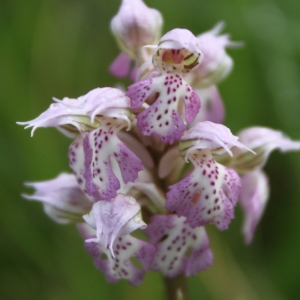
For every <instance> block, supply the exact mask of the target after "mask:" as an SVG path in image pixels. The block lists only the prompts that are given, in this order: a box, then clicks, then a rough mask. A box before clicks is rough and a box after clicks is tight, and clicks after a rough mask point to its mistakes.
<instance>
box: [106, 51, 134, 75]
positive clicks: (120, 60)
mask: <svg viewBox="0 0 300 300" xmlns="http://www.w3.org/2000/svg"><path fill="white" fill-rule="evenodd" d="M130 61H131V58H130V57H129V56H128V55H127V54H126V53H124V52H121V53H120V54H119V55H118V56H117V58H116V59H115V60H114V61H113V62H112V64H111V65H110V66H109V71H110V73H112V74H113V75H115V76H117V77H126V76H127V75H128V74H129V70H130Z"/></svg>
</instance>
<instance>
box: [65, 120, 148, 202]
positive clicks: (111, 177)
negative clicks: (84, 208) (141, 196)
mask: <svg viewBox="0 0 300 300" xmlns="http://www.w3.org/2000/svg"><path fill="white" fill-rule="evenodd" d="M125 125H126V123H125V122H124V121H120V120H114V119H110V118H103V119H102V123H101V126H100V127H99V128H98V129H96V130H94V131H91V132H89V133H87V134H85V136H84V137H78V138H77V139H76V140H75V141H74V142H73V144H72V145H71V146H70V150H69V160H70V166H71V169H72V171H73V172H74V174H75V176H76V178H77V181H78V183H79V185H80V186H81V188H82V189H83V190H84V191H85V193H87V194H88V195H90V196H91V197H92V198H93V199H94V201H98V200H103V199H105V200H110V199H112V198H114V197H115V196H116V194H117V193H116V191H117V190H118V189H119V188H120V183H119V179H118V178H117V177H116V174H115V172H114V170H113V165H112V159H113V160H115V161H116V162H117V165H118V167H119V169H120V172H121V174H122V178H123V180H124V182H125V183H127V182H129V181H134V180H135V179H136V178H137V176H138V172H139V171H140V170H142V164H141V161H140V159H139V158H138V157H137V156H136V155H135V154H133V153H132V152H131V151H130V150H129V149H128V148H127V146H126V145H125V144H124V143H123V142H121V140H120V139H119V138H118V136H117V133H118V132H119V131H120V130H121V129H122V128H123V127H124V126H125Z"/></svg>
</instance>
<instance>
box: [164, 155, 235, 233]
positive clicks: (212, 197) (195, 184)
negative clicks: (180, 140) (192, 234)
mask: <svg viewBox="0 0 300 300" xmlns="http://www.w3.org/2000/svg"><path fill="white" fill-rule="evenodd" d="M189 160H190V161H191V162H192V163H193V165H194V170H193V171H192V172H191V173H190V174H189V175H187V176H186V177H185V178H184V179H183V180H181V181H180V182H178V183H176V184H174V185H172V186H170V187H169V192H168V193H167V203H166V208H167V209H168V210H170V211H172V212H174V211H175V212H176V213H177V215H178V216H185V217H186V218H187V221H188V223H189V224H190V226H191V227H193V228H194V227H197V226H203V225H206V224H207V223H209V222H213V223H214V224H215V225H216V226H217V228H218V229H220V230H225V229H227V228H228V225H229V223H230V220H231V219H232V218H233V217H234V214H233V212H234V206H235V204H236V202H237V200H238V194H239V191H240V178H239V176H238V175H237V174H236V172H235V171H234V170H231V169H227V168H225V167H224V166H222V165H220V164H218V163H217V162H216V161H215V160H214V159H213V157H212V154H211V152H210V151H209V150H201V151H200V150H198V151H197V150H195V151H194V152H193V153H192V154H190V155H189Z"/></svg>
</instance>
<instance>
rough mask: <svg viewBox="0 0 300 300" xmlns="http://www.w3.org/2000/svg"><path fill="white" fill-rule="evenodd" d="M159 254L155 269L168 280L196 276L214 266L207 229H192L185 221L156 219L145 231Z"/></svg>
mask: <svg viewBox="0 0 300 300" xmlns="http://www.w3.org/2000/svg"><path fill="white" fill-rule="evenodd" d="M146 233H147V235H148V236H149V241H150V243H151V244H153V245H155V248H156V253H155V257H154V260H153V263H152V267H151V268H152V269H153V270H155V271H161V272H162V273H163V275H164V276H166V277H175V276H177V275H178V274H180V273H182V272H183V273H184V274H185V275H186V276H190V275H195V274H197V273H198V272H200V271H202V270H205V269H207V268H208V267H210V266H211V265H212V261H213V254H212V252H211V250H210V247H209V240H208V237H207V234H206V232H205V229H204V227H197V228H194V229H193V228H191V227H190V226H189V224H188V223H187V222H186V219H185V218H184V217H180V218H179V217H177V216H176V215H168V216H165V215H156V216H154V217H152V219H151V223H150V224H149V226H148V227H147V229H146Z"/></svg>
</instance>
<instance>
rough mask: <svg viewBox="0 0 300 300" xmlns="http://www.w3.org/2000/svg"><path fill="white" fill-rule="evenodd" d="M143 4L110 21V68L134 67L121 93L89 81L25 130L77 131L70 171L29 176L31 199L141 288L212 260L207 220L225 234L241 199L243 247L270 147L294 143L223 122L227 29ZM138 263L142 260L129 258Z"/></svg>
mask: <svg viewBox="0 0 300 300" xmlns="http://www.w3.org/2000/svg"><path fill="white" fill-rule="evenodd" d="M161 27H162V16H161V14H160V13H159V12H158V11H157V10H155V9H152V8H149V7H147V6H146V5H145V4H144V3H143V1H142V0H123V1H122V4H121V7H120V10H119V12H118V13H117V14H116V16H115V17H114V18H113V19H112V21H111V29H112V31H113V34H114V35H115V37H116V39H117V43H118V44H119V46H120V48H121V51H122V52H121V54H120V55H119V56H118V57H117V59H116V60H115V61H114V62H113V64H112V65H111V67H110V71H111V72H112V73H113V74H115V75H116V76H127V75H128V74H129V73H131V75H130V76H131V78H132V79H133V77H134V79H133V81H134V82H133V83H132V84H131V85H130V86H129V87H128V88H127V89H126V91H125V92H123V91H121V90H119V89H117V88H111V87H103V88H96V89H93V90H91V91H90V92H88V93H86V94H85V95H83V96H80V97H78V98H67V97H66V98H63V99H62V100H57V99H55V98H54V101H55V103H53V104H51V105H50V107H49V108H48V109H47V110H46V111H45V112H44V113H42V114H41V115H40V116H38V117H37V118H35V119H33V120H31V121H28V122H19V124H21V125H25V126H26V128H28V127H30V128H32V132H31V134H32V135H33V133H34V131H35V129H36V128H39V127H55V128H57V129H58V130H60V131H61V132H62V133H64V134H65V135H67V136H68V137H70V138H72V139H73V141H72V143H71V145H70V148H69V164H70V169H71V170H72V172H73V174H72V175H70V174H61V175H59V176H58V177H57V178H55V179H53V180H49V181H45V182H33V183H28V184H27V185H28V186H30V187H33V188H34V189H35V192H34V194H33V195H23V196H24V197H25V198H26V199H32V200H38V201H41V202H42V203H43V205H44V209H45V212H46V213H47V214H48V215H49V216H50V217H51V218H52V219H53V220H55V221H57V222H59V223H71V222H73V223H74V222H75V223H77V227H78V229H79V231H80V233H81V235H82V237H83V239H84V243H85V247H86V250H87V252H88V253H89V254H90V255H91V256H92V257H93V260H94V263H95V266H96V267H97V268H98V269H100V270H101V271H102V272H103V273H104V274H105V276H106V278H107V280H108V281H109V282H116V281H118V280H120V279H125V280H127V281H128V282H129V283H131V284H132V285H137V284H140V283H141V282H142V280H143V277H144V275H145V273H146V272H147V271H148V270H153V271H156V272H161V273H162V274H163V276H165V277H167V278H168V279H167V280H170V281H172V280H174V281H172V282H173V283H174V282H176V278H179V277H180V276H190V275H195V274H197V273H199V272H201V271H202V270H205V269H207V268H209V267H210V266H211V265H212V263H213V254H212V251H211V249H210V243H209V237H208V234H207V233H206V228H205V226H206V225H208V224H210V223H213V224H214V225H215V226H216V227H217V229H219V230H221V231H222V230H226V229H228V227H229V225H230V222H231V220H232V219H233V218H234V209H235V206H236V204H237V203H238V201H239V200H240V203H241V206H242V208H243V211H244V213H245V215H246V218H245V224H244V228H243V232H244V235H245V239H246V242H247V243H250V242H251V240H252V238H253V234H254V231H255V228H256V226H257V224H258V222H259V220H260V218H261V217H262V215H263V211H264V209H265V207H266V203H267V200H268V195H269V183H268V178H267V176H266V174H265V173H264V172H263V171H262V168H263V166H264V165H265V163H266V161H267V158H268V156H269V154H270V153H271V152H272V151H273V150H275V149H279V150H281V151H282V152H286V151H291V150H300V142H299V141H297V142H295V141H292V140H290V139H289V138H287V137H285V136H284V135H283V134H282V133H281V132H279V131H275V130H272V129H268V128H263V127H252V128H249V129H246V130H244V131H242V132H241V133H240V134H239V135H238V136H234V135H233V134H232V133H231V131H230V129H229V128H227V127H226V126H225V125H222V124H220V123H221V122H222V121H223V119H224V114H225V113H224V112H225V109H224V105H223V102H222V100H221V96H220V94H219V92H218V89H217V87H216V84H217V83H218V82H219V81H220V80H222V79H223V78H225V77H226V76H227V75H228V74H229V72H230V71H231V69H232V66H233V60H232V59H231V58H230V57H229V56H228V54H227V53H226V51H225V49H226V48H228V47H236V46H239V45H240V43H236V42H232V41H231V40H230V39H229V35H220V32H221V30H222V28H223V24H222V23H219V24H218V25H217V26H216V27H214V28H213V29H212V30H211V31H208V32H206V33H203V34H201V35H199V36H198V37H196V36H194V34H193V33H192V32H191V31H189V30H188V29H182V28H181V29H180V28H175V29H173V30H170V31H168V32H166V33H165V34H164V35H163V36H162V37H161ZM132 259H138V260H139V262H140V264H141V267H140V268H139V267H137V266H135V265H134V264H133V263H132Z"/></svg>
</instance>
